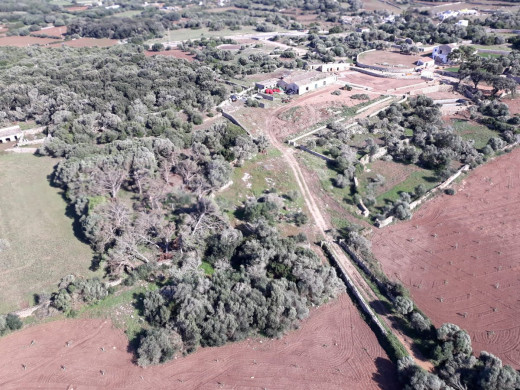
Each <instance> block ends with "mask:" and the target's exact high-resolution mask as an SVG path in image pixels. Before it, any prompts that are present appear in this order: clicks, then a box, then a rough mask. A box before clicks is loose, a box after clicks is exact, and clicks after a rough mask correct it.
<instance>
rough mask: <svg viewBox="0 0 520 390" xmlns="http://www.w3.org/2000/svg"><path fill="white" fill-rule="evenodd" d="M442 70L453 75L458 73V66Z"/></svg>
mask: <svg viewBox="0 0 520 390" xmlns="http://www.w3.org/2000/svg"><path fill="white" fill-rule="evenodd" d="M444 70H445V71H446V72H454V73H458V71H459V67H458V66H454V67H453V68H444Z"/></svg>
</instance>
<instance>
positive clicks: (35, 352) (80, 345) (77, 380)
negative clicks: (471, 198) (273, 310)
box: [0, 294, 398, 390]
mask: <svg viewBox="0 0 520 390" xmlns="http://www.w3.org/2000/svg"><path fill="white" fill-rule="evenodd" d="M32 340H34V341H35V344H34V345H31V341H32ZM67 341H70V342H71V343H70V346H69V347H67V346H66V342H67ZM127 345H128V341H127V339H126V337H125V335H124V334H123V333H122V332H121V331H120V330H117V329H115V328H113V327H112V326H111V324H110V322H108V321H103V320H65V321H57V322H51V323H48V324H44V325H39V326H35V327H33V328H28V329H25V330H23V331H21V332H18V333H15V334H11V335H8V336H6V337H4V338H2V339H0V351H9V353H8V354H7V353H3V354H0V388H2V389H20V388H23V389H30V388H41V389H79V390H81V389H101V388H104V389H179V390H182V389H262V388H268V389H323V390H333V389H338V390H339V389H352V390H358V389H359V390H365V389H388V390H393V389H397V388H398V386H396V377H395V368H394V366H393V364H392V363H391V362H390V361H389V360H388V358H387V357H386V356H385V353H384V351H383V350H382V349H381V347H380V346H379V344H378V342H377V339H376V338H375V336H374V334H373V333H372V331H371V330H370V328H369V327H368V326H367V325H366V323H365V322H364V321H363V320H362V319H361V317H360V316H359V313H358V312H357V310H356V309H355V307H353V305H352V303H351V301H350V299H349V298H348V296H346V295H345V294H344V295H342V296H340V297H339V298H338V300H336V301H334V302H333V303H331V304H328V305H325V306H323V307H321V308H319V309H316V310H313V312H312V314H311V316H310V318H309V319H308V320H306V321H305V322H304V323H303V324H302V327H301V328H300V329H299V330H297V331H294V332H291V333H289V334H288V335H287V336H285V337H283V338H282V339H280V340H269V339H249V340H246V341H243V342H240V343H235V344H230V345H227V346H224V347H219V348H203V349H200V350H199V351H197V352H196V353H194V354H193V355H189V356H187V357H185V358H178V359H176V360H174V361H171V362H169V363H167V364H165V365H163V366H159V367H149V368H146V369H143V368H139V367H137V366H136V365H134V364H133V363H132V360H131V359H132V355H131V354H130V353H128V352H127V350H126V349H127ZM101 348H104V351H103V350H102V349H101ZM23 364H25V365H26V369H25V370H24V369H23V366H22V365H23ZM62 365H63V366H64V368H65V369H62V368H61V366H62ZM101 371H104V375H102V373H101Z"/></svg>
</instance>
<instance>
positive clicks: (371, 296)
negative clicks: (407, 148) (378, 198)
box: [257, 92, 433, 371]
mask: <svg viewBox="0 0 520 390" xmlns="http://www.w3.org/2000/svg"><path fill="white" fill-rule="evenodd" d="M320 94H322V92H321V93H320V92H314V93H309V94H308V95H307V96H305V98H303V99H298V100H296V101H295V102H292V103H291V104H289V105H287V106H283V107H280V108H278V109H276V110H274V111H271V112H268V111H267V110H261V112H262V113H263V116H262V118H258V119H257V120H258V121H259V122H260V121H261V119H263V121H264V123H262V125H261V126H260V128H262V129H267V135H268V137H269V140H270V141H271V143H272V145H273V146H274V147H276V148H277V149H279V150H280V151H281V152H282V154H283V157H284V159H285V161H286V162H287V164H288V165H289V166H290V167H291V170H292V171H293V173H294V176H295V178H296V181H297V183H298V186H299V188H300V192H301V193H302V196H303V198H304V200H305V203H306V206H307V209H308V210H309V212H310V213H311V216H312V220H311V221H312V222H313V223H314V226H315V228H316V230H317V232H319V234H320V235H321V236H322V237H323V238H324V239H326V240H329V241H330V242H329V244H330V249H331V251H332V252H333V254H334V255H335V257H336V259H338V261H339V262H340V263H341V266H342V268H343V269H345V270H346V272H347V273H348V275H349V277H350V278H351V279H352V280H353V282H354V284H355V285H356V286H357V288H358V289H359V290H360V292H361V294H362V295H363V296H364V298H365V299H366V300H367V302H369V304H370V305H371V306H374V307H375V308H377V310H378V312H379V313H381V314H384V315H385V316H386V315H388V314H390V313H387V312H386V309H385V308H384V306H383V305H382V304H380V303H379V298H378V297H377V295H376V294H375V293H374V291H373V290H372V288H371V287H370V286H369V285H368V283H367V282H366V281H365V279H364V278H363V277H362V276H361V274H360V273H359V271H358V270H357V268H356V267H355V266H354V265H353V264H352V262H351V260H350V259H349V258H348V257H347V256H346V255H345V253H344V251H343V250H342V249H341V248H340V246H339V245H337V244H336V243H335V242H333V241H332V240H330V237H328V235H327V233H326V231H327V230H329V229H330V228H331V227H332V226H331V224H330V221H327V220H326V218H325V217H324V215H326V212H327V210H326V207H325V205H324V203H323V202H320V203H319V206H318V201H317V200H316V199H321V194H320V193H316V192H311V190H310V189H309V186H308V185H307V178H306V177H305V176H304V174H303V173H302V170H301V168H300V166H299V164H298V161H297V160H296V158H295V156H294V153H295V150H294V149H293V148H291V147H289V146H287V145H285V144H284V143H283V142H282V141H281V139H283V138H284V137H285V135H286V134H285V130H286V128H287V125H286V123H285V122H284V121H283V120H281V119H279V114H280V113H281V112H285V111H287V110H290V109H291V107H293V106H295V105H301V104H302V102H303V101H304V100H307V101H308V100H312V99H316V98H317V97H319V96H320ZM307 104H308V102H307ZM384 104H385V103H382V105H384ZM386 104H388V103H386ZM379 108H381V107H380V106H379V105H376V106H375V107H373V108H371V109H369V110H367V111H365V112H363V113H362V114H360V115H358V116H357V117H365V116H367V115H369V114H370V113H371V112H373V111H375V110H377V109H379ZM313 190H314V191H316V188H315V187H314V188H313ZM382 319H383V321H384V322H385V323H386V325H387V326H388V327H389V328H394V331H395V332H394V333H395V334H396V336H397V337H398V338H399V339H400V340H401V342H402V344H403V345H404V346H405V348H406V349H407V350H408V353H409V354H410V355H412V356H413V357H414V358H415V360H416V362H417V364H418V365H419V366H421V367H422V368H424V369H426V370H429V371H430V370H432V368H433V366H432V364H431V363H430V362H429V361H427V360H426V359H424V357H423V356H422V355H421V354H420V353H419V352H418V351H415V350H413V349H412V348H411V340H409V339H408V338H406V337H405V336H404V335H403V334H402V333H401V332H400V329H397V328H395V323H394V322H393V321H391V320H390V319H389V318H385V317H384V316H383V317H382Z"/></svg>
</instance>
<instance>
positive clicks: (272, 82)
mask: <svg viewBox="0 0 520 390" xmlns="http://www.w3.org/2000/svg"><path fill="white" fill-rule="evenodd" d="M278 80H279V79H276V78H273V79H267V80H262V81H258V82H256V83H255V88H256V89H268V88H276V86H277V85H278Z"/></svg>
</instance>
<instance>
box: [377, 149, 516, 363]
mask: <svg viewBox="0 0 520 390" xmlns="http://www.w3.org/2000/svg"><path fill="white" fill-rule="evenodd" d="M519 165H520V150H519V149H516V150H514V151H513V152H511V153H510V154H507V155H505V156H502V157H499V158H498V159H496V160H495V161H493V162H490V163H488V164H486V165H485V166H482V167H480V168H478V169H477V170H476V171H474V172H473V173H471V174H470V176H469V177H468V178H466V179H465V181H464V182H463V184H462V185H461V186H460V188H459V190H458V193H457V194H456V195H455V196H451V197H450V196H447V195H442V196H440V197H438V198H436V199H434V200H433V201H431V202H429V203H428V204H426V205H425V206H424V207H422V208H421V209H420V210H419V211H418V212H417V213H416V214H415V215H414V217H413V218H412V220H411V221H408V222H405V223H399V224H397V225H393V226H390V227H388V228H385V229H382V230H378V231H377V232H376V234H375V236H374V240H373V250H374V253H375V255H376V256H377V258H378V259H379V260H380V261H381V263H382V265H383V268H384V270H385V272H386V273H387V275H388V276H389V277H391V278H392V277H393V278H395V279H399V280H401V281H402V282H403V283H404V284H405V285H406V287H408V288H409V289H410V291H411V293H412V296H413V298H414V299H415V301H416V302H417V305H418V306H419V307H420V308H421V310H423V311H424V312H425V313H426V314H427V315H428V316H429V317H430V318H431V319H432V320H433V322H434V323H435V325H436V326H439V325H441V324H442V323H444V322H452V323H455V324H457V325H459V326H461V327H462V328H464V329H466V330H467V331H468V332H469V334H470V336H471V339H472V340H473V347H474V350H475V351H476V353H478V352H479V351H481V350H486V351H488V352H491V353H493V354H496V355H497V356H499V357H500V358H501V359H502V360H503V361H504V363H506V364H510V365H512V366H513V367H515V368H516V369H518V368H520V299H519V298H520V297H519V295H518V287H519V286H520V251H519V249H518V238H519V236H520V222H519V221H520V207H519V198H520V185H519V183H520V174H519V173H518V166H519Z"/></svg>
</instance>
